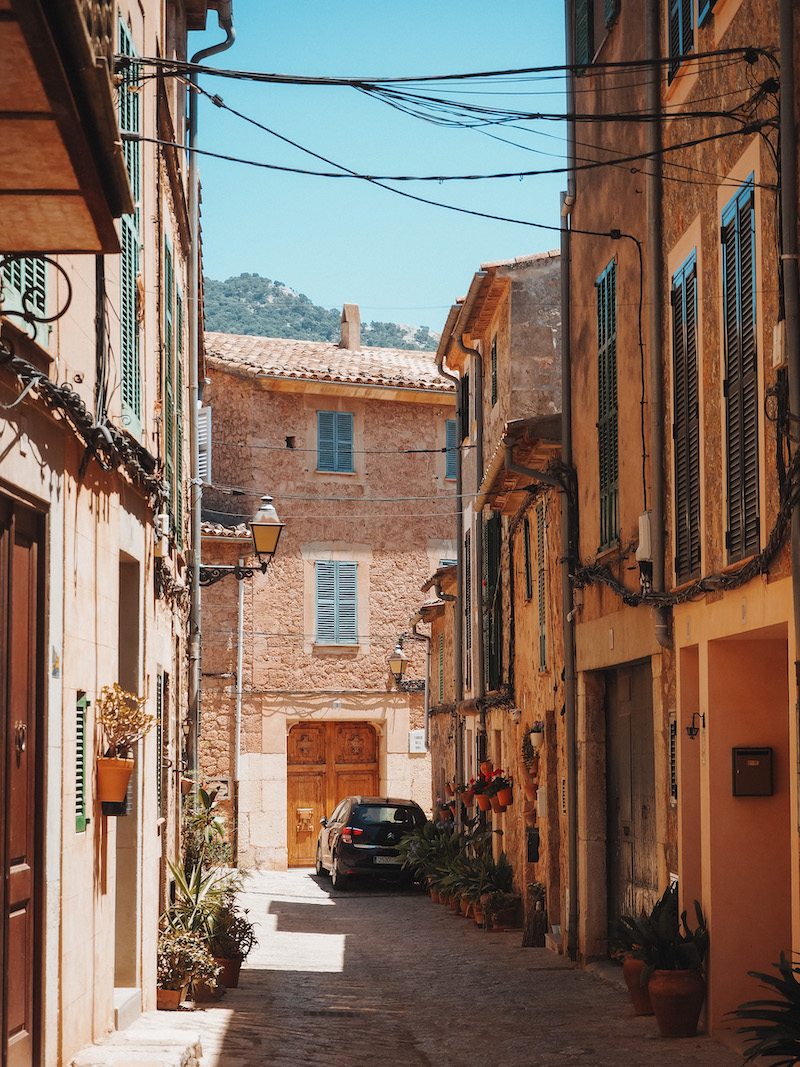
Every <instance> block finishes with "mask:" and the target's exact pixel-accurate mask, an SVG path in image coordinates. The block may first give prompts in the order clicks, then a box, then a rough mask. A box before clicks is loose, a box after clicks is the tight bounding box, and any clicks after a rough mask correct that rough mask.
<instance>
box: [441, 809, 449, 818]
mask: <svg viewBox="0 0 800 1067" xmlns="http://www.w3.org/2000/svg"><path fill="white" fill-rule="evenodd" d="M439 814H440V815H441V817H442V818H443V819H449V818H450V808H439Z"/></svg>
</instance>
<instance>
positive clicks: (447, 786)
mask: <svg viewBox="0 0 800 1067" xmlns="http://www.w3.org/2000/svg"><path fill="white" fill-rule="evenodd" d="M444 787H445V789H446V790H447V795H448V796H449V797H452V796H455V794H454V793H453V787H452V785H451V784H450V782H445V783H444Z"/></svg>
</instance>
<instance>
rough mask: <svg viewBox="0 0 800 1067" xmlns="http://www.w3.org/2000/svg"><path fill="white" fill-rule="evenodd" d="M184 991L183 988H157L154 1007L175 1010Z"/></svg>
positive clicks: (179, 1004)
mask: <svg viewBox="0 0 800 1067" xmlns="http://www.w3.org/2000/svg"><path fill="white" fill-rule="evenodd" d="M185 992H186V990H185V989H157V990H156V1008H157V1009H158V1010H159V1011H177V1010H178V1008H179V1007H180V1006H181V1002H182V1001H183V997H184V994H185Z"/></svg>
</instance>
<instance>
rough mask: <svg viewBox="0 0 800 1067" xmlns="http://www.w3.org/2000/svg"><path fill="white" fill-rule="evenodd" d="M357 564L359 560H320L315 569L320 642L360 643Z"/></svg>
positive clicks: (323, 643) (334, 643) (327, 643)
mask: <svg viewBox="0 0 800 1067" xmlns="http://www.w3.org/2000/svg"><path fill="white" fill-rule="evenodd" d="M357 567H358V564H357V563H350V562H339V561H329V562H328V561H326V562H322V561H318V562H317V564H316V567H315V570H316V607H317V635H316V639H317V643H318V644H321V645H355V644H357V643H358V627H357V612H356V606H357V599H356V598H357V583H356V570H357Z"/></svg>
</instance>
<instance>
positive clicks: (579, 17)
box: [575, 0, 594, 70]
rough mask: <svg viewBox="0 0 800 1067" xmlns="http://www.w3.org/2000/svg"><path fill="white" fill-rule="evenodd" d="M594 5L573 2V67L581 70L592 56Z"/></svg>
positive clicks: (589, 0)
mask: <svg viewBox="0 0 800 1067" xmlns="http://www.w3.org/2000/svg"><path fill="white" fill-rule="evenodd" d="M593 25H594V4H593V2H592V0H575V65H576V67H578V68H579V70H582V69H584V68H586V67H587V66H588V65H589V64H590V63H591V61H592V57H593V55H594V32H593Z"/></svg>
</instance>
